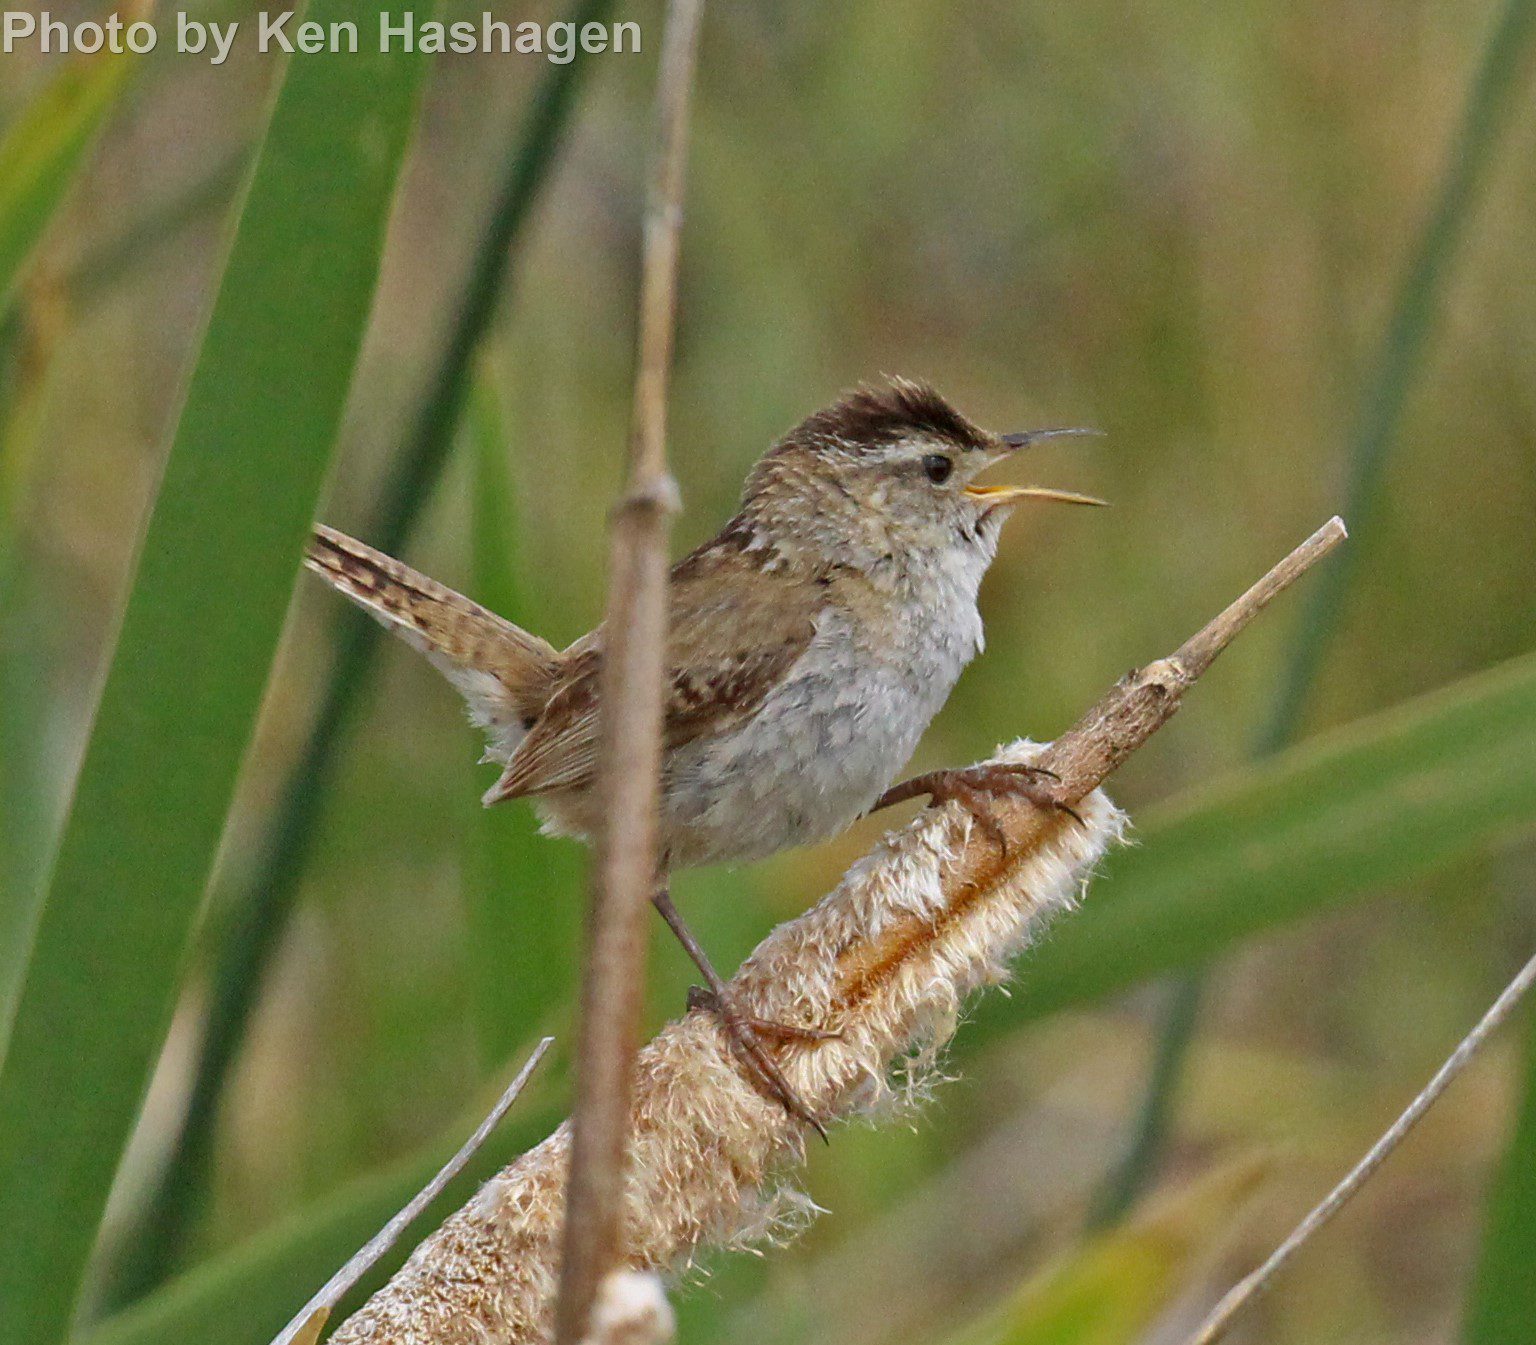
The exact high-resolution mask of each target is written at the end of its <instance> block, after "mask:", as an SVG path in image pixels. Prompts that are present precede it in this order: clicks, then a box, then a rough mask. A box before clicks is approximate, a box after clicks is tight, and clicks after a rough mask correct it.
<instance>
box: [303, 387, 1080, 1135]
mask: <svg viewBox="0 0 1536 1345" xmlns="http://www.w3.org/2000/svg"><path fill="white" fill-rule="evenodd" d="M1092 433H1096V431H1092V430H1084V429H1078V428H1070V429H1043V430H1033V431H1026V432H1021V433H1006V434H997V433H993V432H991V431H988V430H984V429H982V428H981V427H980V426H978V425H977V424H976V423H974V422H973V421H972V420H970V419H969V418H968V417H966V416H965V415H964V414H962V413H961V412H960V411H959V410H958V409H957V408H956V407H955V406H954V405H953V404H952V403H951V402H950V401H949V400H947V399H946V398H945V397H944V396H942V395H941V394H940V393H939V392H938V391H937V390H936V389H935V388H934V387H933V386H932V385H931V384H929V383H926V382H921V381H917V380H912V379H907V378H899V377H887V378H882V379H880V380H878V381H873V382H866V383H863V384H860V385H858V386H857V387H854V388H852V389H851V390H849V391H847V392H845V393H843V394H842V395H840V396H839V397H838V398H837V399H836V400H835V401H833V402H832V403H831V404H830V405H828V406H825V407H823V408H822V409H820V410H818V411H816V412H814V413H813V414H811V415H810V416H808V417H806V418H805V419H804V420H802V421H801V422H800V423H799V424H797V425H796V426H794V427H793V428H792V429H790V430H789V431H788V432H787V433H786V434H784V435H783V436H782V437H781V438H780V439H779V440H778V441H777V442H776V443H774V444H773V445H772V446H771V447H770V448H769V449H768V451H767V452H766V453H764V454H763V456H762V457H761V458H760V459H759V460H758V461H757V463H756V464H755V465H754V466H753V468H752V469H751V471H750V473H749V474H748V476H747V479H746V484H745V487H744V489H743V491H742V496H741V504H740V508H739V510H738V511H737V513H736V514H735V516H734V517H732V518H731V519H730V521H729V522H727V523H726V525H725V526H724V527H723V528H722V529H721V530H720V532H719V533H717V534H716V535H715V536H714V537H713V538H711V539H710V540H709V541H707V542H705V543H703V544H702V545H701V546H699V547H698V548H696V549H695V550H694V551H692V552H691V553H690V554H689V555H687V556H685V557H684V558H683V559H682V560H680V561H678V562H677V563H676V564H675V565H674V566H673V567H672V569H671V572H670V576H669V583H668V635H667V644H666V650H665V660H666V668H665V681H664V697H665V704H664V711H663V715H664V718H663V758H662V772H661V775H662V778H661V798H660V815H659V837H660V850H661V860H660V865H659V873H658V878H657V886H656V890H655V894H654V896H653V898H652V900H653V904H654V905H655V906H656V908H657V910H658V911H659V912H660V914H661V915H662V917H663V919H664V920H665V921H666V923H667V924H668V926H669V927H670V928H671V929H672V931H673V933H674V934H675V935H676V936H677V938H678V939H679V941H680V942H681V943H682V945H683V947H684V949H685V950H686V951H687V952H688V954H689V956H690V957H691V958H692V960H693V961H694V963H695V965H696V966H697V967H698V969H699V972H700V973H701V975H702V976H703V977H704V980H705V982H706V986H707V988H705V989H701V990H696V991H695V992H694V993H693V994H692V995H691V996H690V1000H689V1003H690V1005H691V1006H698V1005H701V1004H702V1005H707V1006H708V1007H710V1008H711V1009H713V1010H714V1011H715V1012H716V1013H717V1014H718V1016H719V1017H720V1018H721V1020H722V1022H723V1024H724V1025H725V1027H726V1029H727V1030H728V1032H729V1034H730V1036H731V1038H732V1040H733V1041H734V1043H735V1044H736V1046H737V1048H738V1050H739V1052H740V1053H741V1055H742V1056H743V1058H744V1059H745V1062H746V1064H747V1066H748V1068H749V1070H750V1071H751V1073H752V1074H753V1075H754V1076H755V1077H756V1078H757V1080H758V1081H759V1082H760V1083H761V1085H762V1086H763V1087H764V1088H765V1089H766V1090H767V1091H768V1092H769V1093H770V1094H772V1095H773V1096H775V1097H776V1098H777V1099H778V1100H779V1101H780V1102H781V1103H782V1104H783V1105H784V1106H785V1108H786V1109H788V1110H789V1111H790V1112H791V1113H792V1114H793V1115H795V1116H797V1117H799V1118H800V1119H801V1120H802V1121H804V1122H805V1123H806V1124H808V1125H810V1126H812V1127H814V1128H815V1129H816V1130H817V1131H818V1132H820V1133H821V1134H822V1135H823V1137H825V1133H826V1132H825V1129H824V1127H823V1126H822V1124H821V1122H820V1120H819V1119H818V1118H817V1117H815V1116H814V1115H813V1114H812V1113H811V1112H810V1111H809V1109H808V1108H807V1107H806V1106H805V1105H804V1104H803V1103H802V1102H801V1101H800V1099H799V1098H798V1097H797V1096H796V1095H795V1094H794V1092H793V1090H791V1089H790V1087H789V1086H788V1084H787V1082H786V1081H785V1080H784V1078H783V1075H782V1073H781V1071H780V1070H779V1068H778V1066H777V1063H776V1061H775V1060H774V1058H773V1056H772V1054H771V1053H770V1052H769V1051H768V1050H767V1049H766V1048H765V1042H766V1041H768V1040H775V1039H777V1040H780V1041H783V1040H819V1039H823V1038H826V1037H829V1036H835V1035H836V1033H835V1032H826V1031H821V1030H818V1029H813V1028H804V1027H795V1026H790V1025H787V1024H778V1023H767V1022H763V1021H761V1020H759V1019H756V1018H753V1017H751V1016H749V1015H747V1014H745V1013H742V1012H740V1011H739V1010H738V1009H737V1008H736V1007H735V1006H734V1005H733V1004H732V1003H731V1000H730V997H729V994H728V992H727V988H726V985H725V982H724V981H723V979H722V978H721V977H720V976H719V974H718V973H717V972H716V971H715V969H714V967H713V965H712V964H711V963H710V960H709V958H708V956H707V955H706V953H705V952H704V950H703V948H702V947H701V946H700V945H699V943H698V941H697V939H695V938H694V936H693V934H692V932H691V931H690V930H689V929H688V926H687V924H686V922H685V921H684V920H683V919H682V917H681V915H680V913H679V912H678V911H677V908H676V906H675V905H674V904H673V902H672V898H671V895H670V889H669V887H668V884H667V875H668V874H670V873H671V872H673V871H675V870H677V869H681V868H688V867H693V866H696V865H706V864H742V863H748V862H751V861H755V860H760V859H763V858H766V857H767V856H769V855H773V854H775V853H777V852H779V851H781V850H785V849H789V848H791V847H795V846H801V845H807V844H813V843H816V842H819V841H824V840H827V839H830V838H831V837H833V836H836V835H837V834H839V833H840V832H841V831H843V830H844V829H845V828H846V827H848V826H849V825H850V824H851V823H853V822H854V821H855V820H857V819H858V818H859V817H861V816H863V815H864V814H866V813H869V812H872V811H875V810H876V809H878V808H881V807H885V806H888V805H889V804H891V803H894V802H898V801H900V800H902V799H906V798H911V797H915V796H918V795H928V796H930V797H931V798H932V800H933V801H934V802H936V803H937V802H942V801H946V800H956V801H958V802H959V803H961V804H962V805H963V806H964V807H965V808H967V809H968V810H969V811H970V812H971V814H972V815H973V816H974V817H976V818H977V820H978V821H979V822H980V823H981V824H982V825H983V826H984V827H986V828H987V829H988V831H989V833H990V834H992V835H993V836H994V837H995V838H996V839H997V840H998V842H999V844H1005V843H1004V842H1003V841H1002V838H1001V834H1000V832H999V831H998V830H997V828H996V825H995V823H993V822H991V820H990V817H989V814H988V808H987V805H988V800H989V799H990V798H992V797H994V796H996V795H997V794H998V793H1000V792H1019V793H1024V794H1028V795H1029V796H1031V797H1033V798H1035V799H1036V800H1037V801H1038V802H1041V803H1043V804H1045V805H1047V806H1055V807H1062V808H1065V809H1066V810H1067V811H1069V812H1070V811H1071V809H1070V807H1068V806H1067V805H1066V804H1064V803H1061V802H1059V801H1057V800H1056V799H1055V798H1054V797H1053V794H1052V790H1051V778H1050V777H1049V772H1043V771H1039V770H1037V769H1035V768H1031V767H1027V766H1013V767H1000V766H995V765H994V766H980V767H969V768H965V769H961V770H948V771H932V772H928V773H927V774H924V775H921V776H917V777H914V778H913V779H911V780H908V781H905V782H903V783H901V784H898V785H895V786H892V781H894V780H895V779H896V777H897V775H898V773H899V772H900V771H901V768H902V767H903V766H904V765H905V764H906V763H907V761H908V759H909V758H910V757H911V755H912V753H913V751H914V750H915V749H916V747H917V744H918V740H919V738H920V737H921V736H922V734H923V732H924V730H925V729H926V728H927V727H928V724H929V723H930V721H931V720H932V719H933V718H934V717H935V715H937V713H938V712H939V710H940V709H941V708H942V707H943V705H944V703H945V701H946V700H947V699H948V697H949V694H950V691H951V690H952V689H953V687H954V685H955V682H956V680H957V679H958V678H959V676H960V673H961V671H962V669H964V668H965V666H966V665H967V664H968V663H969V662H970V661H971V660H972V659H973V658H974V657H975V656H976V655H977V654H979V653H980V652H981V650H982V645H983V629H982V620H981V615H980V612H979V610H978V607H977V594H978V590H979V588H980V584H981V580H982V577H983V575H984V574H985V573H986V570H987V568H988V567H989V566H990V565H991V563H992V561H993V559H994V558H995V556H996V555H997V550H998V542H999V536H1000V534H1001V532H1002V528H1003V524H1004V522H1005V520H1006V519H1007V518H1008V516H1009V515H1010V514H1011V513H1012V512H1013V510H1014V509H1015V508H1016V507H1017V506H1018V505H1019V504H1020V503H1022V502H1023V501H1025V500H1030V499H1038V500H1052V501H1060V502H1065V503H1070V504H1084V505H1097V504H1102V503H1103V501H1101V500H1098V499H1095V498H1093V497H1091V496H1086V495H1079V494H1076V493H1073V492H1070V491H1064V490H1055V489H1050V488H1047V487H1042V486H1019V485H984V484H981V483H979V482H978V481H977V480H976V478H977V477H978V476H979V475H980V474H981V473H982V472H983V471H985V470H986V469H987V468H989V467H992V466H994V465H996V464H998V463H1000V462H1004V461H1007V460H1008V459H1010V458H1013V457H1014V456H1015V455H1017V454H1019V453H1021V452H1023V451H1024V450H1027V449H1028V448H1030V447H1032V446H1033V445H1035V444H1038V443H1040V442H1042V441H1044V440H1046V439H1051V438H1056V437H1060V436H1065V435H1075V434H1092ZM305 564H306V565H307V566H308V568H309V569H311V570H313V571H314V572H315V573H317V574H318V575H320V576H321V577H322V578H323V579H325V580H326V581H327V582H328V583H329V584H331V585H332V586H333V587H335V588H336V589H338V590H339V591H340V592H341V593H343V594H344V595H346V596H347V597H348V598H350V599H351V600H352V601H353V602H355V603H356V604H358V605H359V606H360V607H362V608H363V609H364V610H365V611H367V612H368V613H369V614H370V615H372V616H373V617H375V618H376V619H377V620H379V621H380V622H381V623H383V625H384V626H386V627H387V628H388V629H390V630H392V631H393V632H394V633H396V634H397V635H399V636H401V637H402V638H403V639H404V640H405V641H406V642H407V643H408V644H410V645H412V646H414V647H415V648H416V649H418V650H419V651H420V652H422V653H424V654H425V655H426V656H427V658H428V659H429V660H430V661H431V662H432V663H433V664H434V665H435V666H436V667H437V668H438V669H439V670H440V671H441V672H442V673H443V674H444V675H445V676H446V678H447V679H448V681H449V682H450V683H451V684H452V685H453V686H454V687H455V688H456V689H457V690H458V691H459V693H460V694H461V695H462V696H463V698H464V700H465V702H466V705H467V708H468V712H469V716H470V718H471V720H472V721H473V722H474V723H475V724H476V725H477V726H478V727H479V728H480V729H481V730H483V732H484V734H485V738H486V753H485V757H484V760H485V761H488V762H491V763H494V764H496V765H498V766H500V767H501V773H500V775H499V777H498V778H497V780H496V782H495V783H494V784H493V785H492V786H491V787H490V789H489V790H487V791H486V793H485V795H484V800H483V801H484V802H485V803H486V804H487V805H491V804H498V803H501V802H503V801H505V800H509V799H518V798H528V799H531V800H532V801H533V804H534V806H535V808H536V809H537V811H538V813H539V815H540V817H541V820H542V822H543V828H544V830H545V832H546V833H548V834H551V835H559V836H572V837H576V838H578V839H581V840H585V841H590V840H591V839H592V838H593V836H594V835H595V833H596V832H597V830H598V828H599V825H600V818H599V816H598V802H597V791H596V789H595V783H596V778H597V771H598V759H597V758H598V717H599V709H600V706H599V689H600V682H601V677H600V673H601V668H602V663H603V650H604V630H603V627H602V626H598V627H597V628H596V629H595V630H593V631H592V632H591V633H590V634H588V635H585V636H583V637H582V638H581V639H579V640H577V641H576V642H575V643H573V644H571V645H570V646H569V647H567V648H565V649H556V648H555V646H554V645H552V644H550V643H549V642H548V641H547V640H544V639H542V638H541V637H539V636H537V635H534V634H532V633H530V632H528V631H525V630H523V629H522V628H521V627H519V626H517V625H515V624H513V623H512V622H511V621H509V620H507V619H506V618H504V617H502V616H498V615H497V614H495V613H494V612H491V611H489V610H487V609H486V608H484V607H482V606H480V605H479V604H477V603H475V602H473V601H471V600H470V599H469V598H466V597H464V596H463V595H462V594H459V593H457V592H455V591H454V590H453V589H451V588H448V587H446V586H445V585H442V584H439V583H437V582H436V581H434V580H432V579H429V578H427V577H426V576H425V575H422V574H420V573H418V572H417V571H415V570H413V569H411V568H410V567H409V566H407V565H404V564H402V563H401V562H400V561H398V560H395V559H393V558H391V557H389V556H387V555H384V554H383V553H382V552H379V551H376V550H374V549H373V548H372V547H369V546H367V545H365V544H364V543H362V542H360V541H357V540H355V539H353V538H351V537H348V536H347V535H346V534H345V533H341V532H338V531H336V530H335V529H333V528H329V527H326V526H323V525H317V526H316V527H315V529H314V531H313V534H312V536H311V538H310V541H309V545H308V547H307V550H306V554H305Z"/></svg>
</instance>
